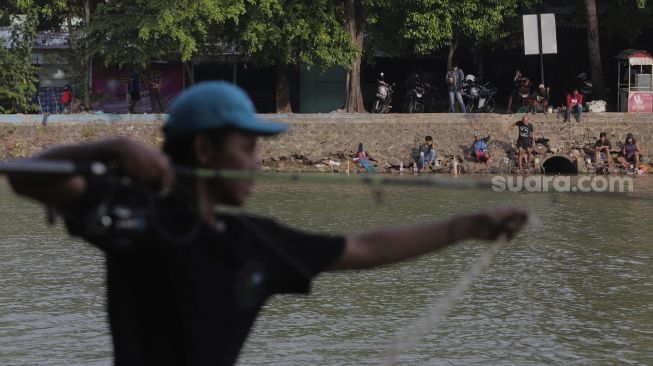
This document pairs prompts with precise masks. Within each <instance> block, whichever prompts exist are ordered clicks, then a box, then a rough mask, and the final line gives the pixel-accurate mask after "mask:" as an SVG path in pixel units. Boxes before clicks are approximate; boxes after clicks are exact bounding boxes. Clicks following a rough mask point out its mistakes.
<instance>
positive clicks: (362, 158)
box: [354, 142, 374, 173]
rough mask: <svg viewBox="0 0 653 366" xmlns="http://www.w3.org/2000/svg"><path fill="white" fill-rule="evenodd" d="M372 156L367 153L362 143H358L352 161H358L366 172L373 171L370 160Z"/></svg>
mask: <svg viewBox="0 0 653 366" xmlns="http://www.w3.org/2000/svg"><path fill="white" fill-rule="evenodd" d="M370 160H372V158H370V157H369V156H368V155H367V152H366V151H365V148H364V147H363V143H362V142H360V143H359V144H358V150H357V151H356V157H355V158H354V163H358V164H359V165H360V166H362V167H363V169H365V171H366V172H368V173H374V165H372V163H371V162H370Z"/></svg>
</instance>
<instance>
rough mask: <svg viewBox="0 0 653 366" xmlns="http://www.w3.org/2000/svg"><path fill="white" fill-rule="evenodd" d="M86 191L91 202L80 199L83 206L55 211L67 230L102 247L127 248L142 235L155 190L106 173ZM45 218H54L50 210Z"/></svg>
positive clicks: (109, 248) (112, 248) (146, 227)
mask: <svg viewBox="0 0 653 366" xmlns="http://www.w3.org/2000/svg"><path fill="white" fill-rule="evenodd" d="M88 194H89V195H90V196H91V197H89V198H88V199H89V200H90V201H91V202H90V203H86V202H82V203H81V205H82V206H84V205H87V207H79V208H76V209H74V210H71V211H63V212H60V213H59V214H60V215H61V216H62V217H63V219H64V221H65V223H66V225H67V226H68V229H69V231H70V233H71V234H73V235H75V236H80V237H82V238H84V239H87V240H89V241H90V242H92V243H94V244H96V245H98V246H101V247H103V248H104V249H108V250H118V251H125V250H130V249H131V248H132V243H134V242H135V241H134V239H136V238H139V237H142V236H143V235H144V234H145V233H146V231H147V229H148V227H149V216H150V212H151V207H150V206H151V202H152V200H153V199H156V197H155V195H156V194H155V193H153V192H150V191H148V190H146V189H145V188H140V187H138V186H135V185H133V184H131V181H130V180H129V179H126V178H117V177H111V178H109V177H107V176H104V177H103V181H102V182H101V183H100V186H99V187H94V188H91V192H89V193H88ZM93 196H95V197H93ZM93 201H94V202H93ZM48 221H49V222H50V223H51V224H52V223H54V221H55V220H54V212H53V211H52V210H49V212H48Z"/></svg>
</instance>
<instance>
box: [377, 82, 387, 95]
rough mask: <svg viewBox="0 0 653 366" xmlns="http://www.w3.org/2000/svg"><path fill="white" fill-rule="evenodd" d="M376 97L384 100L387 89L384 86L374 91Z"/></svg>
mask: <svg viewBox="0 0 653 366" xmlns="http://www.w3.org/2000/svg"><path fill="white" fill-rule="evenodd" d="M376 95H377V96H378V97H381V98H385V97H386V96H387V95H388V88H387V87H386V86H383V85H380V86H379V87H378V88H377V89H376Z"/></svg>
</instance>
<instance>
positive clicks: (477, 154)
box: [467, 132, 490, 166]
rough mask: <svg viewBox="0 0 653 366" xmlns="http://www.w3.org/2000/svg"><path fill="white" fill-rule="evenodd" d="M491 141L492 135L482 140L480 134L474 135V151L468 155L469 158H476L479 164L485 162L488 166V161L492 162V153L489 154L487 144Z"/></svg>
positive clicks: (488, 134)
mask: <svg viewBox="0 0 653 366" xmlns="http://www.w3.org/2000/svg"><path fill="white" fill-rule="evenodd" d="M488 141H490V133H489V132H488V133H487V136H485V137H483V138H481V133H480V132H475V133H474V142H473V143H472V149H471V151H470V152H469V154H467V157H468V158H472V157H473V158H474V159H475V160H476V162H477V163H480V162H483V163H485V166H487V163H488V161H489V160H490V153H489V152H488V146H487V142H488Z"/></svg>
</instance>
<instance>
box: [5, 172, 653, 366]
mask: <svg viewBox="0 0 653 366" xmlns="http://www.w3.org/2000/svg"><path fill="white" fill-rule="evenodd" d="M636 191H645V192H653V179H651V178H650V177H642V178H637V180H636ZM0 197H2V199H1V200H0V208H1V209H2V210H3V211H2V212H4V214H3V215H2V216H1V217H0V232H1V233H2V235H0V245H1V246H2V251H0V261H1V263H2V266H0V289H1V291H0V349H1V350H2V351H1V352H0V364H2V365H26V364H39V365H61V364H66V365H89V364H90V365H108V364H110V363H111V361H110V360H111V346H110V338H109V336H108V328H107V324H106V320H105V313H104V310H103V309H104V306H105V305H104V301H105V300H104V283H103V276H104V269H103V258H102V256H101V255H100V253H99V252H98V251H97V250H95V249H93V248H92V247H90V246H88V245H85V244H83V243H80V242H79V241H77V240H75V239H71V238H70V237H68V236H67V234H66V233H65V232H64V231H63V229H62V228H61V227H60V226H57V227H55V228H48V227H47V226H46V225H45V224H44V220H43V219H42V217H43V214H42V211H41V209H40V208H39V207H37V206H35V205H33V204H31V203H28V202H27V201H24V200H18V199H17V198H15V196H13V195H11V194H9V193H8V191H7V189H6V187H5V186H4V185H3V186H2V187H1V188H0ZM384 202H385V203H384V204H383V205H377V204H375V203H374V200H373V199H372V193H371V192H370V191H369V188H367V187H361V186H346V185H345V186H336V185H302V184H290V185H277V184H263V185H259V187H258V188H257V190H256V192H255V197H254V199H253V200H252V202H251V204H250V205H249V206H248V208H247V209H248V210H249V211H252V212H256V213H259V214H262V215H269V216H274V217H277V218H279V219H280V220H281V221H284V222H286V223H288V224H290V225H292V226H295V227H301V228H304V229H306V230H313V231H320V232H329V233H344V232H350V231H359V230H365V229H369V228H373V227H379V226H384V225H389V224H401V223H407V222H414V221H427V220H432V219H437V218H442V217H446V216H449V215H452V214H456V213H461V212H466V211H469V210H473V209H479V208H484V207H491V206H497V205H502V204H514V205H520V206H524V207H529V208H531V209H532V210H533V211H534V212H536V213H537V215H538V216H539V218H540V220H541V221H542V223H543V225H542V226H540V227H532V228H528V229H527V230H526V232H525V233H524V234H523V235H521V236H519V237H518V238H517V239H516V240H515V241H514V242H512V243H510V244H509V245H508V246H507V247H506V248H505V249H504V250H503V251H502V252H500V253H499V254H498V255H497V257H496V258H495V261H494V262H493V264H492V265H491V266H490V267H489V268H488V270H487V271H486V272H485V273H484V274H483V276H482V277H481V278H480V279H479V280H478V281H477V282H475V283H474V286H473V288H472V290H471V291H470V292H468V293H467V294H466V296H465V297H464V298H463V299H461V301H460V302H459V303H458V304H457V306H456V307H455V308H454V309H453V310H452V312H451V313H450V314H449V316H448V317H447V319H446V320H445V321H444V322H443V323H441V325H440V326H439V327H438V328H437V329H433V330H432V332H431V333H430V334H429V335H428V336H426V337H425V338H424V339H422V340H420V342H419V343H418V345H417V347H416V348H415V349H413V350H406V352H405V353H404V355H403V356H402V358H401V362H402V364H405V365H415V364H420V365H422V364H423V365H463V364H470V363H479V364H488V363H490V364H499V365H500V364H505V365H509V364H583V365H585V364H653V354H652V353H651V349H652V348H651V339H652V338H653V307H652V305H651V304H653V249H652V248H651V245H650V240H649V237H650V233H649V229H648V227H649V226H650V225H649V224H648V221H649V219H650V218H652V217H653V212H652V211H653V208H652V207H651V201H647V200H635V199H620V198H614V197H605V198H603V197H600V196H599V197H597V196H581V195H564V194H558V195H552V194H526V193H494V192H487V191H483V192H479V191H474V192H459V191H443V190H437V189H424V188H404V187H389V188H386V189H385V193H384ZM482 250H483V247H482V244H480V243H475V242H468V243H464V244H462V245H459V246H456V247H452V248H449V249H447V250H445V251H443V252H441V253H438V254H436V255H429V256H425V257H422V258H419V259H417V260H414V261H410V262H407V263H402V264H399V265H393V266H387V267H384V268H381V269H379V270H375V271H360V272H347V273H333V274H327V275H323V276H321V277H320V278H319V280H318V281H316V283H315V286H314V293H313V295H312V296H310V297H296V296H286V297H278V298H275V299H273V300H272V301H270V302H269V303H268V304H267V306H266V308H265V310H264V312H263V315H262V316H261V317H260V318H259V320H258V321H257V323H256V326H255V329H254V331H253V333H252V335H251V336H250V338H249V340H248V342H247V344H246V348H245V351H244V353H243V355H242V357H241V360H240V364H242V365H307V364H327V365H378V364H380V363H381V360H382V359H383V357H384V355H383V350H384V348H385V346H386V345H387V344H388V342H390V341H392V340H393V339H394V337H395V332H396V331H397V330H398V329H399V328H402V327H404V326H405V325H407V324H408V323H410V322H412V321H413V320H415V319H418V318H419V317H420V316H423V314H424V309H425V308H427V307H428V306H430V305H431V304H433V303H434V302H435V301H436V300H437V299H438V298H439V297H440V296H441V295H442V294H443V293H445V292H446V291H447V290H448V289H449V288H450V287H451V286H452V284H453V283H454V282H455V281H456V280H457V279H458V277H459V276H460V274H461V273H463V272H464V271H465V270H466V269H467V267H468V266H469V265H470V264H471V263H473V261H474V260H475V258H476V257H477V256H478V255H479V254H480V253H481V252H482Z"/></svg>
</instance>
